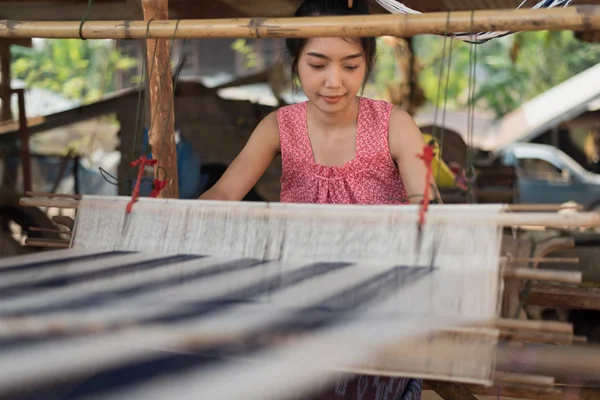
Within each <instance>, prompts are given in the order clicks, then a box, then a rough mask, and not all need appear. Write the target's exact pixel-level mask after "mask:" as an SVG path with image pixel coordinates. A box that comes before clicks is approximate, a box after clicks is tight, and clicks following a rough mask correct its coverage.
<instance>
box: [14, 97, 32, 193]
mask: <svg viewBox="0 0 600 400" xmlns="http://www.w3.org/2000/svg"><path fill="white" fill-rule="evenodd" d="M13 92H14V93H16V94H17V97H18V104H19V139H20V142H21V165H22V166H23V167H22V168H23V193H27V192H28V191H30V190H31V189H32V182H31V155H30V154H29V132H28V130H27V113H26V112H25V90H24V89H16V90H13Z"/></svg>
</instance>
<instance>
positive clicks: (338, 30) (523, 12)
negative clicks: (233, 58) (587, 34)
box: [0, 0, 600, 39]
mask: <svg viewBox="0 0 600 400" xmlns="http://www.w3.org/2000/svg"><path fill="white" fill-rule="evenodd" d="M155 1H158V0H155ZM80 25H81V23H80V22H75V21H64V20H62V21H53V22H38V21H14V20H0V37H7V38H18V37H25V38H28V37H38V38H58V39H61V38H62V39H65V38H78V37H79V36H80ZM176 25H177V26H178V29H177V33H176V35H173V31H174V28H175V26H176ZM599 28H600V6H574V7H565V8H550V9H519V10H498V11H496V10H494V11H475V12H464V11H463V12H454V13H450V14H448V13H431V14H417V15H392V14H387V15H368V16H365V15H359V16H334V17H305V18H289V17H288V18H273V19H266V18H264V19H263V18H260V19H257V18H250V19H213V20H206V19H205V20H196V19H185V20H181V21H178V20H177V21H176V20H170V21H158V20H157V21H155V22H154V23H152V24H150V27H149V28H148V23H147V21H127V20H117V21H89V22H87V23H85V24H84V26H83V28H82V29H81V30H82V34H83V36H84V37H85V38H88V39H144V38H146V37H148V38H159V39H171V38H173V37H174V38H176V39H180V38H198V39H199V38H236V39H239V38H262V39H266V38H288V37H289V38H303V37H304V38H308V37H364V36H386V35H389V36H401V37H409V36H415V35H421V34H437V35H444V34H451V33H460V32H468V31H475V32H485V31H497V30H506V31H523V32H524V31H541V30H573V31H585V30H590V29H599Z"/></svg>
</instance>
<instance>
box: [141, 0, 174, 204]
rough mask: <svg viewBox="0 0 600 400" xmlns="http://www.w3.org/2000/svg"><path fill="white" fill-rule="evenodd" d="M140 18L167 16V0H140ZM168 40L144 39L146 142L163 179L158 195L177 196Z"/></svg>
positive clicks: (156, 169) (156, 19)
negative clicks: (147, 104)
mask: <svg viewBox="0 0 600 400" xmlns="http://www.w3.org/2000/svg"><path fill="white" fill-rule="evenodd" d="M142 9H143V11H144V20H146V21H150V20H152V21H153V23H154V21H164V20H168V19H169V2H168V0H142ZM170 53H171V50H170V40H168V39H157V40H147V41H146V57H147V59H148V67H147V68H148V82H149V84H148V87H149V92H150V93H149V94H150V118H151V119H150V121H151V122H150V128H149V132H148V143H149V144H150V147H151V151H152V158H153V159H154V160H158V165H155V167H154V178H155V179H159V180H166V181H167V184H166V186H165V187H164V188H163V189H162V190H161V191H160V192H159V193H158V197H160V198H170V199H177V198H179V186H178V179H177V152H176V146H175V112H174V110H175V107H174V104H173V103H174V101H175V98H174V96H173V78H172V76H171V57H170Z"/></svg>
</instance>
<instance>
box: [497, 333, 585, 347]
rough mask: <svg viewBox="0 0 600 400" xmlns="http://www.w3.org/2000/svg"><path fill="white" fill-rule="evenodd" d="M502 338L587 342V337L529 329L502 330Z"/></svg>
mask: <svg viewBox="0 0 600 400" xmlns="http://www.w3.org/2000/svg"><path fill="white" fill-rule="evenodd" d="M500 338H501V339H504V340H516V341H520V342H529V343H548V344H560V345H570V344H572V343H586V342H587V337H585V336H573V335H569V334H562V333H550V332H528V331H516V332H515V331H507V330H501V331H500Z"/></svg>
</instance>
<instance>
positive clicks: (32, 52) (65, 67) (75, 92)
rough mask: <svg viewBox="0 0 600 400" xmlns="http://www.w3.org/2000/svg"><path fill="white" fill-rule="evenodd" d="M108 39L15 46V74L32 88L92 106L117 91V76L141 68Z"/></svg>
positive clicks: (57, 41) (58, 41) (48, 41)
mask: <svg viewBox="0 0 600 400" xmlns="http://www.w3.org/2000/svg"><path fill="white" fill-rule="evenodd" d="M113 43H114V42H112V41H106V40H79V39H60V40H59V39H52V40H44V41H43V42H42V45H41V46H40V47H34V48H31V49H30V48H24V47H19V46H12V48H11V56H12V74H13V76H14V77H15V78H17V79H21V80H23V81H24V82H25V83H26V85H27V86H28V87H32V86H35V87H40V88H44V89H48V90H52V91H54V92H56V93H60V94H61V95H63V96H65V97H68V98H70V99H74V100H78V101H81V102H82V103H89V102H93V101H96V100H98V99H99V98H100V97H101V96H102V95H103V94H104V93H107V92H111V91H114V90H115V87H114V85H115V79H114V78H115V73H116V71H117V70H127V69H130V68H133V67H135V66H136V65H137V61H136V60H135V59H134V58H129V57H124V56H122V55H121V54H120V52H119V51H118V50H116V49H115V48H114V44H113Z"/></svg>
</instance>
